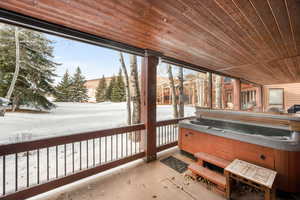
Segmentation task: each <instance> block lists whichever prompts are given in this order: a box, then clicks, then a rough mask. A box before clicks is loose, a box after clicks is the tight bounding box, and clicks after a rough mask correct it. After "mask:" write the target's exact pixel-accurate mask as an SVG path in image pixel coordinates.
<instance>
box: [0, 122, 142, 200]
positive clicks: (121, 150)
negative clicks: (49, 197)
mask: <svg viewBox="0 0 300 200" xmlns="http://www.w3.org/2000/svg"><path fill="white" fill-rule="evenodd" d="M144 129H145V126H144V124H139V125H133V126H126V127H121V128H114V129H106V130H100V131H94V132H87V133H80V134H74V135H66V136H60V137H54V138H47V139H40V140H36V141H28V142H22V143H15V144H6V145H0V163H1V164H0V177H1V178H0V179H2V181H1V183H0V186H1V187H0V188H1V189H2V191H1V189H0V191H1V193H2V196H1V195H0V199H25V198H28V197H31V196H34V195H36V194H40V193H43V192H46V191H49V190H51V189H54V188H56V187H59V186H62V185H66V184H68V183H71V182H74V181H76V180H79V179H82V178H85V177H87V176H91V175H94V174H97V173H99V172H102V171H105V170H108V169H110V168H113V167H116V166H119V165H121V164H124V163H127V162H130V161H133V160H136V159H139V158H142V157H144V155H145V153H144V152H143V151H141V149H142V148H140V139H138V138H139V137H140V134H141V133H140V132H141V130H144Z"/></svg>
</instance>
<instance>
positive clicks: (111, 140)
mask: <svg viewBox="0 0 300 200" xmlns="http://www.w3.org/2000/svg"><path fill="white" fill-rule="evenodd" d="M112 160H113V137H112V135H111V136H110V161H112Z"/></svg>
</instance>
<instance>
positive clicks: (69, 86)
mask: <svg viewBox="0 0 300 200" xmlns="http://www.w3.org/2000/svg"><path fill="white" fill-rule="evenodd" d="M85 81H86V80H85V77H84V76H83V75H82V72H81V69H80V67H77V68H76V72H75V73H74V75H73V76H70V75H69V72H68V70H66V72H65V74H64V76H63V78H62V80H61V82H60V83H59V84H58V85H57V86H56V93H55V101H57V102H86V101H87V100H88V94H87V92H88V91H87V88H86V87H85V85H84V83H85Z"/></svg>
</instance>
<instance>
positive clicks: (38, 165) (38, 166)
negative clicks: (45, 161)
mask: <svg viewBox="0 0 300 200" xmlns="http://www.w3.org/2000/svg"><path fill="white" fill-rule="evenodd" d="M36 170H37V184H40V149H37V168H36Z"/></svg>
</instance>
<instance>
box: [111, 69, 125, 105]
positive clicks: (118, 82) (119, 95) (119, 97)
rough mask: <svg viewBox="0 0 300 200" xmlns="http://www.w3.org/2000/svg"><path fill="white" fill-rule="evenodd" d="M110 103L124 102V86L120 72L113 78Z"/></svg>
mask: <svg viewBox="0 0 300 200" xmlns="http://www.w3.org/2000/svg"><path fill="white" fill-rule="evenodd" d="M111 101H113V102H121V101H125V84H124V81H123V77H122V71H121V70H120V72H119V74H118V76H117V77H116V78H115V84H114V86H113V88H112V92H111Z"/></svg>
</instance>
